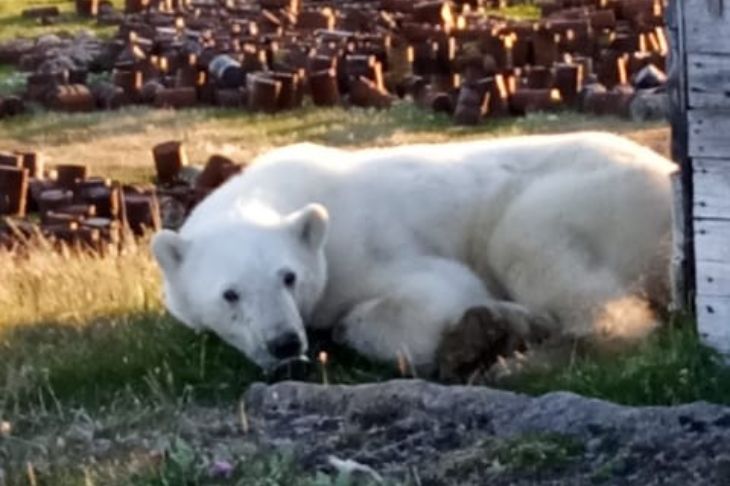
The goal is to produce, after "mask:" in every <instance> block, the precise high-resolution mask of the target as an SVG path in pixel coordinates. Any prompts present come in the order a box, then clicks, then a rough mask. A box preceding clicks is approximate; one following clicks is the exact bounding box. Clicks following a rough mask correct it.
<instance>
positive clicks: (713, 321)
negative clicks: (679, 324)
mask: <svg viewBox="0 0 730 486" xmlns="http://www.w3.org/2000/svg"><path fill="white" fill-rule="evenodd" d="M697 326H698V331H699V334H700V338H701V339H702V341H703V342H704V343H705V344H707V345H709V346H712V347H713V348H715V349H717V350H718V351H720V352H721V353H723V354H725V355H726V356H730V297H714V296H707V295H698V296H697Z"/></svg>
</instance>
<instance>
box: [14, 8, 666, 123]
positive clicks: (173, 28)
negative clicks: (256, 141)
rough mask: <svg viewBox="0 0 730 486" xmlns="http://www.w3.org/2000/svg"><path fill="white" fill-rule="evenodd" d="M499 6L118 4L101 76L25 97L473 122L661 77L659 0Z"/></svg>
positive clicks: (619, 110) (605, 103) (79, 103)
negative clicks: (523, 15)
mask: <svg viewBox="0 0 730 486" xmlns="http://www.w3.org/2000/svg"><path fill="white" fill-rule="evenodd" d="M502 3H504V0H422V1H418V0H416V1H413V0H348V1H334V0H330V1H325V0H127V2H126V10H127V14H126V15H125V16H124V17H123V20H122V21H121V23H120V25H119V30H118V33H117V35H116V37H115V38H114V39H113V40H112V41H111V43H112V44H111V45H110V50H109V52H111V53H113V54H111V57H112V58H113V63H112V64H113V66H112V71H111V74H110V79H109V81H106V82H96V83H87V73H86V72H83V71H81V72H78V71H77V72H72V73H69V72H50V73H49V72H45V73H35V74H33V75H32V76H31V77H30V79H29V81H28V94H27V95H28V98H30V99H36V100H38V99H42V100H43V101H44V102H46V103H47V104H48V105H49V106H51V107H53V108H55V109H59V110H66V111H87V110H92V109H97V108H115V107H118V106H123V105H127V104H142V103H144V104H150V105H154V106H158V107H172V108H184V107H190V106H195V105H200V104H208V105H218V106H223V107H230V108H239V109H240V108H244V109H248V110H255V111H262V112H277V111H281V110H287V109H291V108H295V107H298V106H300V105H301V104H302V103H303V101H304V100H307V99H309V100H311V103H313V104H314V105H317V106H333V105H339V104H347V105H355V106H365V107H379V108H384V107H388V106H390V105H391V104H392V102H393V101H394V100H395V99H398V98H399V97H400V98H407V99H411V100H414V101H415V102H416V103H418V104H419V105H422V106H426V107H429V108H432V109H434V110H437V111H443V112H447V113H449V114H451V115H453V117H454V119H455V120H456V121H457V122H459V123H465V124H474V123H479V122H480V121H481V120H482V119H484V118H485V117H491V116H503V115H520V114H525V113H529V112H532V111H543V110H551V109H555V108H560V107H570V108H577V109H583V110H586V111H589V112H591V113H596V114H603V113H610V114H625V113H626V111H627V109H628V104H629V102H630V101H631V99H632V97H633V96H634V92H635V90H636V89H637V88H640V89H660V88H661V86H662V84H663V83H664V78H665V77H664V74H663V73H664V71H665V62H666V54H667V51H668V46H667V40H666V35H665V31H664V23H663V15H664V9H665V8H666V6H665V3H666V0H545V1H543V2H541V3H540V9H541V18H540V19H539V20H511V19H507V18H504V17H501V16H499V15H495V14H494V13H493V12H494V10H493V8H494V7H497V6H501V5H502ZM637 79H641V81H640V82H639V81H637Z"/></svg>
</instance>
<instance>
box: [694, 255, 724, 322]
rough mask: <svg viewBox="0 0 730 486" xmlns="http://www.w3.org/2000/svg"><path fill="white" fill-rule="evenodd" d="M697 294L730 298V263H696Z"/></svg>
mask: <svg viewBox="0 0 730 486" xmlns="http://www.w3.org/2000/svg"><path fill="white" fill-rule="evenodd" d="M697 293H699V294H701V295H705V296H708V297H728V298H730V262H722V263H721V262H697ZM728 326H730V322H728Z"/></svg>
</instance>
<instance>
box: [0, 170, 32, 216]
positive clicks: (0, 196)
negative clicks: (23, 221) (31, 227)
mask: <svg viewBox="0 0 730 486" xmlns="http://www.w3.org/2000/svg"><path fill="white" fill-rule="evenodd" d="M27 194H28V170H27V169H24V168H19V167H7V166H0V214H3V215H8V216H21V217H22V216H25V208H26V200H27Z"/></svg>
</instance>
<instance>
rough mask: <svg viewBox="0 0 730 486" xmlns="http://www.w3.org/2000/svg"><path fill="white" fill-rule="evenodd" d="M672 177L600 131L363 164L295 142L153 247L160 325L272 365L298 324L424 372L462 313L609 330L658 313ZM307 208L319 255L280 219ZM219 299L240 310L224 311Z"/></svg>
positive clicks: (398, 151)
mask: <svg viewBox="0 0 730 486" xmlns="http://www.w3.org/2000/svg"><path fill="white" fill-rule="evenodd" d="M674 170H675V166H674V164H672V163H671V162H670V161H668V160H666V159H664V158H663V157H661V156H659V155H657V154H656V153H654V152H652V151H650V150H649V149H646V148H644V147H642V146H640V145H637V144H636V143H634V142H631V141H629V140H627V139H624V138H621V137H618V136H615V135H610V134H605V133H575V134H567V135H556V136H535V137H519V138H510V139H502V140H496V141H477V142H465V143H451V144H440V145H413V146H403V147H396V148H385V149H370V150H361V151H344V150H338V149H333V148H327V147H322V146H318V145H311V144H299V145H293V146H289V147H285V148H282V149H278V150H274V151H271V152H269V153H267V154H265V155H264V156H262V157H260V158H259V159H258V160H257V161H256V162H255V163H254V164H253V165H252V166H251V167H250V168H249V169H248V170H247V171H246V172H245V173H244V174H242V175H240V176H238V177H236V178H234V179H232V180H231V181H229V182H228V183H227V184H225V185H224V186H223V187H221V188H220V189H218V190H217V191H216V192H214V193H213V194H212V195H211V196H210V197H208V198H207V199H206V200H205V201H203V203H202V204H201V205H200V206H199V207H197V208H196V209H195V211H194V212H193V214H192V215H191V217H190V218H189V219H188V221H187V222H186V223H185V225H184V226H183V228H182V229H181V231H180V234H179V236H176V235H171V234H170V233H169V232H163V233H162V234H160V235H159V236H157V237H156V238H155V240H154V242H153V248H154V249H155V254H156V256H157V258H158V260H159V261H160V264H161V266H162V267H163V270H164V275H165V289H166V302H167V306H168V307H169V309H170V310H171V312H172V313H173V314H174V315H175V316H177V317H178V318H179V319H181V320H182V321H183V322H186V323H187V324H189V325H191V326H193V327H200V328H210V329H212V330H213V331H215V332H217V333H218V334H220V335H221V336H222V337H223V338H224V339H226V340H228V341H229V342H230V343H231V344H232V345H234V346H236V347H237V348H239V349H240V350H242V351H243V352H245V353H246V354H247V355H248V356H249V357H250V358H251V359H253V360H254V361H256V362H257V363H258V364H260V365H261V366H265V367H268V366H273V365H274V364H275V360H274V359H273V358H272V357H271V356H269V355H268V353H267V352H266V346H265V345H264V342H265V341H266V340H267V339H270V338H272V337H274V336H275V335H277V334H278V333H282V332H284V331H286V330H296V332H297V333H299V335H300V336H302V337H303V339H305V338H304V326H305V325H306V326H309V327H322V328H327V327H334V326H340V328H339V329H338V335H339V336H341V337H342V338H343V339H344V340H345V341H346V342H348V343H349V344H350V345H352V346H353V347H355V348H356V349H358V350H359V351H361V352H362V353H364V354H366V355H368V356H370V357H373V358H376V359H381V360H392V359H395V357H396V355H397V354H398V353H400V352H404V353H405V354H406V356H409V357H410V358H411V359H413V360H414V361H415V362H416V363H415V364H429V363H431V362H432V361H433V359H434V351H435V348H436V346H437V344H438V340H439V338H440V335H441V333H442V332H443V330H444V329H445V328H446V327H448V326H450V325H452V324H454V323H455V322H457V321H458V320H459V318H460V317H461V316H462V315H463V313H464V311H466V310H467V309H468V308H470V307H474V306H479V305H484V306H501V307H502V310H503V311H504V310H505V309H507V310H508V313H510V315H511V316H512V317H510V322H511V323H512V324H513V325H514V326H515V329H517V330H518V331H519V332H529V329H526V327H529V323H530V320H531V318H530V316H531V315H534V316H541V317H540V318H541V319H542V318H546V317H547V319H548V320H549V321H550V322H552V324H551V325H552V326H553V329H552V330H553V331H554V332H556V333H562V334H567V335H571V336H585V335H591V334H595V333H597V332H607V333H610V332H614V331H615V329H617V327H616V326H615V325H614V323H610V322H608V321H610V320H611V318H610V316H614V315H620V316H625V315H626V314H627V313H623V312H620V311H616V310H615V309H614V310H613V311H611V309H610V307H611V305H612V303H614V302H618V303H622V302H623V303H625V302H630V301H632V299H636V300H639V301H641V302H642V303H645V302H646V301H648V300H651V301H652V302H653V303H655V304H659V305H663V304H666V299H667V292H666V288H667V284H668V279H669V277H668V275H669V264H668V259H669V249H670V248H671V241H670V226H671V217H672V215H671V204H670V182H669V176H670V174H671V173H672V172H673V171H674ZM311 203H317V204H319V205H321V206H315V207H314V208H315V209H311V208H310V211H309V213H310V217H311V218H313V219H312V222H314V227H316V228H317V231H319V232H321V235H320V236H321V237H322V239H323V240H324V238H325V236H324V234H325V233H326V243H324V244H323V246H319V247H318V246H317V245H314V246H312V247H310V246H307V245H305V244H303V243H302V241H301V235H300V234H299V233H298V232H297V231H293V230H292V228H291V226H292V222H291V218H292V216H289V215H291V214H293V213H295V212H296V211H299V210H300V209H301V208H303V207H304V206H306V205H308V204H311ZM325 208H326V210H325ZM170 238H173V241H175V243H174V244H173V246H172V247H170V246H169V241H170ZM170 248H172V249H173V251H172V252H171V250H170ZM177 254H179V260H180V263H179V264H175V263H174V262H175V258H171V255H172V256H173V257H174V256H175V255H177ZM171 261H172V262H173V263H170V262H171ZM283 269H292V270H294V271H295V272H296V273H297V274H298V282H297V284H296V288H295V289H294V290H293V291H288V290H287V289H284V288H283V287H282V286H281V285H280V281H279V279H278V278H279V277H278V276H279V275H280V272H282V271H283ZM231 286H234V287H236V288H237V289H240V291H241V301H240V303H239V304H238V305H236V306H231V305H230V304H229V303H228V302H225V301H223V300H222V298H221V293H222V292H223V291H224V289H225V288H228V287H231ZM642 305H643V304H642ZM645 307H646V306H645ZM647 308H648V307H647ZM628 314H631V315H636V314H637V313H636V312H633V313H628ZM639 314H641V317H640V319H639V320H640V321H641V322H637V323H631V324H629V323H624V325H623V327H621V326H619V327H621V329H624V330H625V329H626V328H631V332H634V331H635V330H636V329H637V328H641V332H643V330H644V329H645V328H646V327H647V326H649V325H651V324H652V323H653V321H652V319H651V317H650V316H649V317H647V313H639ZM634 324H635V325H634ZM622 332H623V331H622Z"/></svg>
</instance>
